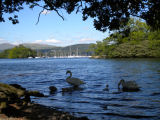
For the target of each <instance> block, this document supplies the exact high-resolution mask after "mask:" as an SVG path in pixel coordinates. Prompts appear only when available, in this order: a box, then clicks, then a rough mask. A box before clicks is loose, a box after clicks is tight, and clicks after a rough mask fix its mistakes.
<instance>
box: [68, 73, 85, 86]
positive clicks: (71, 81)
mask: <svg viewBox="0 0 160 120" xmlns="http://www.w3.org/2000/svg"><path fill="white" fill-rule="evenodd" d="M68 73H70V76H69V77H67V78H66V81H67V82H68V83H69V84H71V85H74V86H79V85H81V84H85V82H83V81H81V80H80V79H78V78H72V72H71V71H69V70H67V72H66V74H68Z"/></svg>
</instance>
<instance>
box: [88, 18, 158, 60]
mask: <svg viewBox="0 0 160 120" xmlns="http://www.w3.org/2000/svg"><path fill="white" fill-rule="evenodd" d="M90 50H92V51H94V56H93V57H95V58H150V57H152V58H160V30H157V31H153V30H152V29H151V28H150V27H149V26H148V25H147V24H146V23H145V22H144V21H142V20H140V19H138V18H131V19H130V20H129V22H128V24H127V25H125V26H123V25H121V28H120V29H119V30H116V31H112V32H111V33H110V36H109V37H107V38H106V39H104V40H103V41H97V42H96V44H92V45H91V46H90Z"/></svg>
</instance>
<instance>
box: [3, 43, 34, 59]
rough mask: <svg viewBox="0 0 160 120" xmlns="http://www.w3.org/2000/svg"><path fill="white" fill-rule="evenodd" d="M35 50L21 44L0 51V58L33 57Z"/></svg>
mask: <svg viewBox="0 0 160 120" xmlns="http://www.w3.org/2000/svg"><path fill="white" fill-rule="evenodd" d="M35 56H36V52H35V51H33V50H31V49H29V48H26V47H24V46H23V45H19V46H16V47H14V48H12V49H9V50H5V51H3V52H2V53H0V58H10V59H13V58H28V57H35Z"/></svg>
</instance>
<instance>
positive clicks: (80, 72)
mask: <svg viewBox="0 0 160 120" xmlns="http://www.w3.org/2000/svg"><path fill="white" fill-rule="evenodd" d="M66 70H71V71H72V74H73V77H77V78H80V79H81V80H83V81H85V82H86V84H85V85H82V86H81V87H80V88H79V89H78V90H75V91H73V92H65V93H63V92H62V88H64V87H70V85H69V84H68V83H66V81H65V79H66V77H67V75H66ZM122 78H123V79H125V80H135V81H136V82H137V83H138V84H139V86H140V87H141V91H139V92H122V91H118V89H117V85H118V82H119V80H120V79H122ZM0 82H3V83H17V84H20V85H22V86H23V87H26V88H27V89H29V90H39V91H40V92H42V93H44V94H45V95H47V96H48V97H44V98H32V101H35V102H37V103H40V104H44V105H47V106H50V107H54V108H57V109H59V110H63V111H66V112H70V113H72V114H73V115H76V116H87V117H88V118H90V119H95V120H101V119H108V120H117V119H119V120H120V119H123V120H128V119H129V120H135V119H136V120H137V119H141V120H158V119H160V59H108V60H100V59H88V58H85V59H84V58H83V59H82V58H81V59H17V60H16V59H14V60H9V59H0ZM106 84H108V85H109V91H105V90H103V89H104V88H105V85H106ZM52 85H54V86H56V87H57V88H58V91H57V92H56V93H55V94H50V93H49V89H48V87H49V86H52Z"/></svg>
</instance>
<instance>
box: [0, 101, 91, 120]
mask: <svg viewBox="0 0 160 120" xmlns="http://www.w3.org/2000/svg"><path fill="white" fill-rule="evenodd" d="M0 120H89V119H88V118H87V117H85V116H84V117H76V116H73V115H71V114H70V113H67V112H63V111H58V110H56V109H54V108H51V107H47V106H44V105H41V104H37V103H29V105H25V106H19V105H17V104H16V103H14V104H10V106H9V107H8V108H7V109H5V110H4V111H3V113H0Z"/></svg>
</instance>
